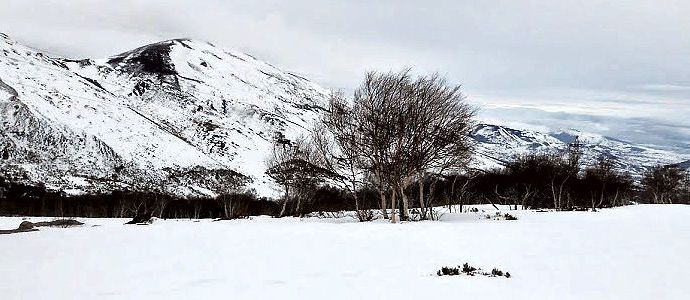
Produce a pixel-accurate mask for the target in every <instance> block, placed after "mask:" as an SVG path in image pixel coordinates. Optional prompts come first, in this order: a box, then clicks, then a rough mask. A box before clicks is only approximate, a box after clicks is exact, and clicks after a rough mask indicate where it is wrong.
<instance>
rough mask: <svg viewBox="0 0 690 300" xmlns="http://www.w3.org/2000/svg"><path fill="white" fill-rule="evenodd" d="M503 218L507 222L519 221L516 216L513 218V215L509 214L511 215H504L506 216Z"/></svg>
mask: <svg viewBox="0 0 690 300" xmlns="http://www.w3.org/2000/svg"><path fill="white" fill-rule="evenodd" d="M503 218H504V219H506V220H509V221H514V220H517V219H518V218H517V217H515V216H513V215H511V214H509V213H506V214H504V215H503Z"/></svg>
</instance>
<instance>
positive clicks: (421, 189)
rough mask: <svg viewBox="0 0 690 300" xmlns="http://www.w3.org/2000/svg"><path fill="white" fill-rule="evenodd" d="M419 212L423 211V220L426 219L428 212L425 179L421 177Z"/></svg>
mask: <svg viewBox="0 0 690 300" xmlns="http://www.w3.org/2000/svg"><path fill="white" fill-rule="evenodd" d="M419 210H420V211H421V219H426V217H427V211H426V205H425V204H424V177H423V176H421V175H420V180H419Z"/></svg>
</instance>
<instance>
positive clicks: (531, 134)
mask: <svg viewBox="0 0 690 300" xmlns="http://www.w3.org/2000/svg"><path fill="white" fill-rule="evenodd" d="M473 138H474V140H475V141H476V142H477V147H476V148H477V149H476V152H477V154H478V160H477V162H476V164H477V166H478V167H482V168H486V167H497V166H501V165H504V164H505V163H506V162H507V161H509V160H511V159H514V158H515V157H516V156H518V155H520V154H524V153H552V154H554V153H555V154H558V153H564V152H565V151H567V148H568V145H570V144H571V143H573V142H575V141H576V139H577V143H579V144H580V146H581V149H582V154H583V159H582V162H583V164H584V165H590V166H591V165H594V164H595V163H596V162H597V161H598V160H599V159H600V158H601V157H608V158H611V159H613V161H614V164H615V166H616V168H617V169H619V170H620V171H624V172H628V173H630V174H631V175H633V177H639V176H640V175H641V174H642V173H643V172H644V170H645V169H646V168H648V167H651V166H654V165H657V164H673V163H678V162H679V161H683V160H684V159H688V157H686V156H683V155H680V154H677V153H674V152H670V151H665V150H659V149H655V148H652V147H650V146H645V145H636V144H633V143H629V142H626V141H621V140H618V139H615V138H611V137H606V136H602V135H597V134H592V133H584V132H579V131H577V130H563V131H556V132H539V131H533V130H520V129H512V128H508V127H504V126H499V125H491V124H479V125H478V126H477V128H476V129H475V130H474V132H473Z"/></svg>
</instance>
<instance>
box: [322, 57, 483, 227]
mask: <svg viewBox="0 0 690 300" xmlns="http://www.w3.org/2000/svg"><path fill="white" fill-rule="evenodd" d="M473 115H474V110H473V109H472V108H471V107H470V106H469V105H468V104H467V103H466V102H465V97H464V96H463V95H462V94H461V93H460V86H453V85H449V84H448V83H447V82H446V80H445V79H444V78H442V77H440V76H439V75H430V76H420V77H418V78H412V76H410V72H409V70H405V71H402V72H398V73H378V72H370V73H367V75H366V76H365V79H364V82H363V83H362V84H361V85H360V86H359V87H358V88H357V89H356V90H355V93H354V97H353V100H352V102H351V103H349V102H348V101H346V100H344V99H343V98H342V97H341V96H339V95H337V96H336V97H334V98H333V100H332V101H331V105H330V109H329V115H328V116H327V117H326V118H325V119H324V122H323V123H324V125H325V126H324V128H326V129H327V130H328V131H329V132H330V134H331V135H332V136H333V142H334V143H333V144H335V145H337V149H338V155H336V159H335V161H337V162H338V163H339V164H340V165H339V166H338V168H337V169H340V170H343V169H344V170H346V176H343V177H346V178H349V181H350V183H351V184H349V187H350V189H351V190H356V189H357V186H356V183H357V182H358V181H359V180H361V178H364V174H368V178H369V179H371V180H372V181H373V182H372V183H373V184H372V185H373V186H374V187H376V188H377V189H378V190H379V194H380V197H381V207H382V210H383V211H384V214H385V213H386V212H385V207H386V194H388V193H390V195H391V203H390V207H391V221H392V222H395V221H396V219H395V215H394V212H395V210H396V206H397V209H398V212H399V217H400V219H401V220H407V219H408V209H409V208H410V199H409V197H408V194H407V191H408V187H409V186H410V184H411V183H412V182H414V180H417V181H419V182H420V186H419V188H420V193H419V194H420V202H419V203H420V205H421V206H422V211H423V212H424V215H425V216H426V215H427V212H428V210H427V209H426V208H427V206H429V205H430V204H431V203H430V202H429V201H430V200H429V199H431V198H432V197H426V198H425V197H424V195H425V193H424V180H425V179H426V178H427V177H428V176H429V175H431V174H442V173H444V172H446V171H450V170H457V169H459V168H461V167H464V166H465V165H466V163H467V161H468V160H469V158H470V148H471V147H470V146H471V143H470V139H469V133H470V130H471V128H472V117H473ZM322 144H326V143H322ZM434 177H435V178H439V177H438V176H434ZM398 198H399V199H400V200H401V201H400V203H398V202H397V200H398Z"/></svg>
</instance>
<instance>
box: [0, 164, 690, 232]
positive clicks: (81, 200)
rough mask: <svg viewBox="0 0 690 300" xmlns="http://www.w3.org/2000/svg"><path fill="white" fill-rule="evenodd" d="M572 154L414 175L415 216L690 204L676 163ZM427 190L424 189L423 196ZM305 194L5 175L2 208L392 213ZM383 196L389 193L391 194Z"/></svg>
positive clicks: (349, 199)
mask: <svg viewBox="0 0 690 300" xmlns="http://www.w3.org/2000/svg"><path fill="white" fill-rule="evenodd" d="M568 157H569V156H555V155H526V156H522V157H519V158H517V159H515V160H514V161H512V162H510V163H509V164H508V165H507V166H506V167H505V168H497V169H492V170H487V171H482V170H472V171H469V172H465V173H462V174H445V175H434V176H431V175H430V176H428V177H427V178H425V180H424V181H423V182H417V181H415V182H412V183H411V184H410V185H411V186H412V187H410V188H408V189H406V190H405V193H406V195H407V197H409V199H410V200H411V201H410V203H409V205H410V207H409V209H410V218H411V219H412V220H418V219H420V218H421V215H420V213H421V208H422V207H423V206H422V203H421V202H420V201H419V199H425V200H426V203H425V204H426V205H430V206H432V207H434V206H435V207H438V206H448V208H450V209H456V210H459V211H462V210H463V206H464V205H474V204H494V205H510V206H512V208H513V209H518V208H524V209H560V210H584V209H595V210H596V209H599V208H604V207H613V206H620V205H627V204H630V203H631V202H642V203H660V204H690V176H689V175H688V172H685V171H683V170H681V169H679V168H677V167H674V166H657V167H654V168H651V169H650V170H649V171H647V172H646V173H645V174H644V177H643V179H642V180H641V182H640V183H639V184H636V183H635V182H634V181H633V179H632V178H631V176H630V175H629V174H625V173H621V172H618V171H615V169H614V168H613V164H612V162H611V161H610V160H601V161H600V162H599V163H598V164H597V165H595V166H593V167H585V168H582V169H579V168H577V171H575V170H572V169H570V168H571V164H570V163H569V158H568ZM420 185H423V188H422V189H420V188H419V186H420ZM305 187H306V186H305ZM420 191H422V192H423V193H424V194H421V197H420V194H419V193H420ZM294 193H297V192H296V191H295V192H294ZM299 193H300V194H302V196H303V200H302V202H301V203H300V207H297V201H296V199H294V198H293V199H288V200H287V201H285V199H277V200H276V199H266V198H258V197H256V196H255V195H254V194H251V193H237V194H226V195H221V196H218V197H215V198H190V199H187V198H180V197H174V196H170V195H167V194H161V193H155V192H132V191H114V192H111V193H107V194H98V195H76V196H68V195H66V194H65V193H63V192H56V191H49V190H47V189H46V188H45V187H42V186H30V185H24V184H18V183H11V182H8V181H6V180H4V179H3V178H2V177H0V215H2V216H49V217H103V218H133V217H135V216H140V215H150V216H154V217H159V218H190V219H198V218H220V219H234V218H245V217H249V216H258V215H267V216H274V217H279V216H285V215H291V216H305V215H309V214H317V215H323V214H324V213H333V212H344V211H353V212H356V211H357V209H359V210H360V211H366V212H368V214H369V215H370V218H371V219H373V218H374V217H375V215H383V211H386V212H387V213H388V214H390V212H391V210H390V208H388V207H386V208H383V207H382V206H381V201H380V198H381V193H380V192H379V191H378V190H377V189H375V188H372V187H370V186H368V185H367V184H363V185H362V187H360V188H359V189H358V190H357V191H356V197H357V199H358V201H357V202H358V203H357V204H355V195H353V194H352V193H351V192H350V191H349V190H347V189H344V188H338V187H334V186H332V185H328V184H320V185H316V184H315V185H312V186H310V187H309V188H308V189H306V190H305V191H300V192H299ZM389 193H390V191H389ZM384 197H388V198H390V197H391V194H385V195H384ZM360 214H361V213H360ZM355 217H364V216H361V215H355Z"/></svg>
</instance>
